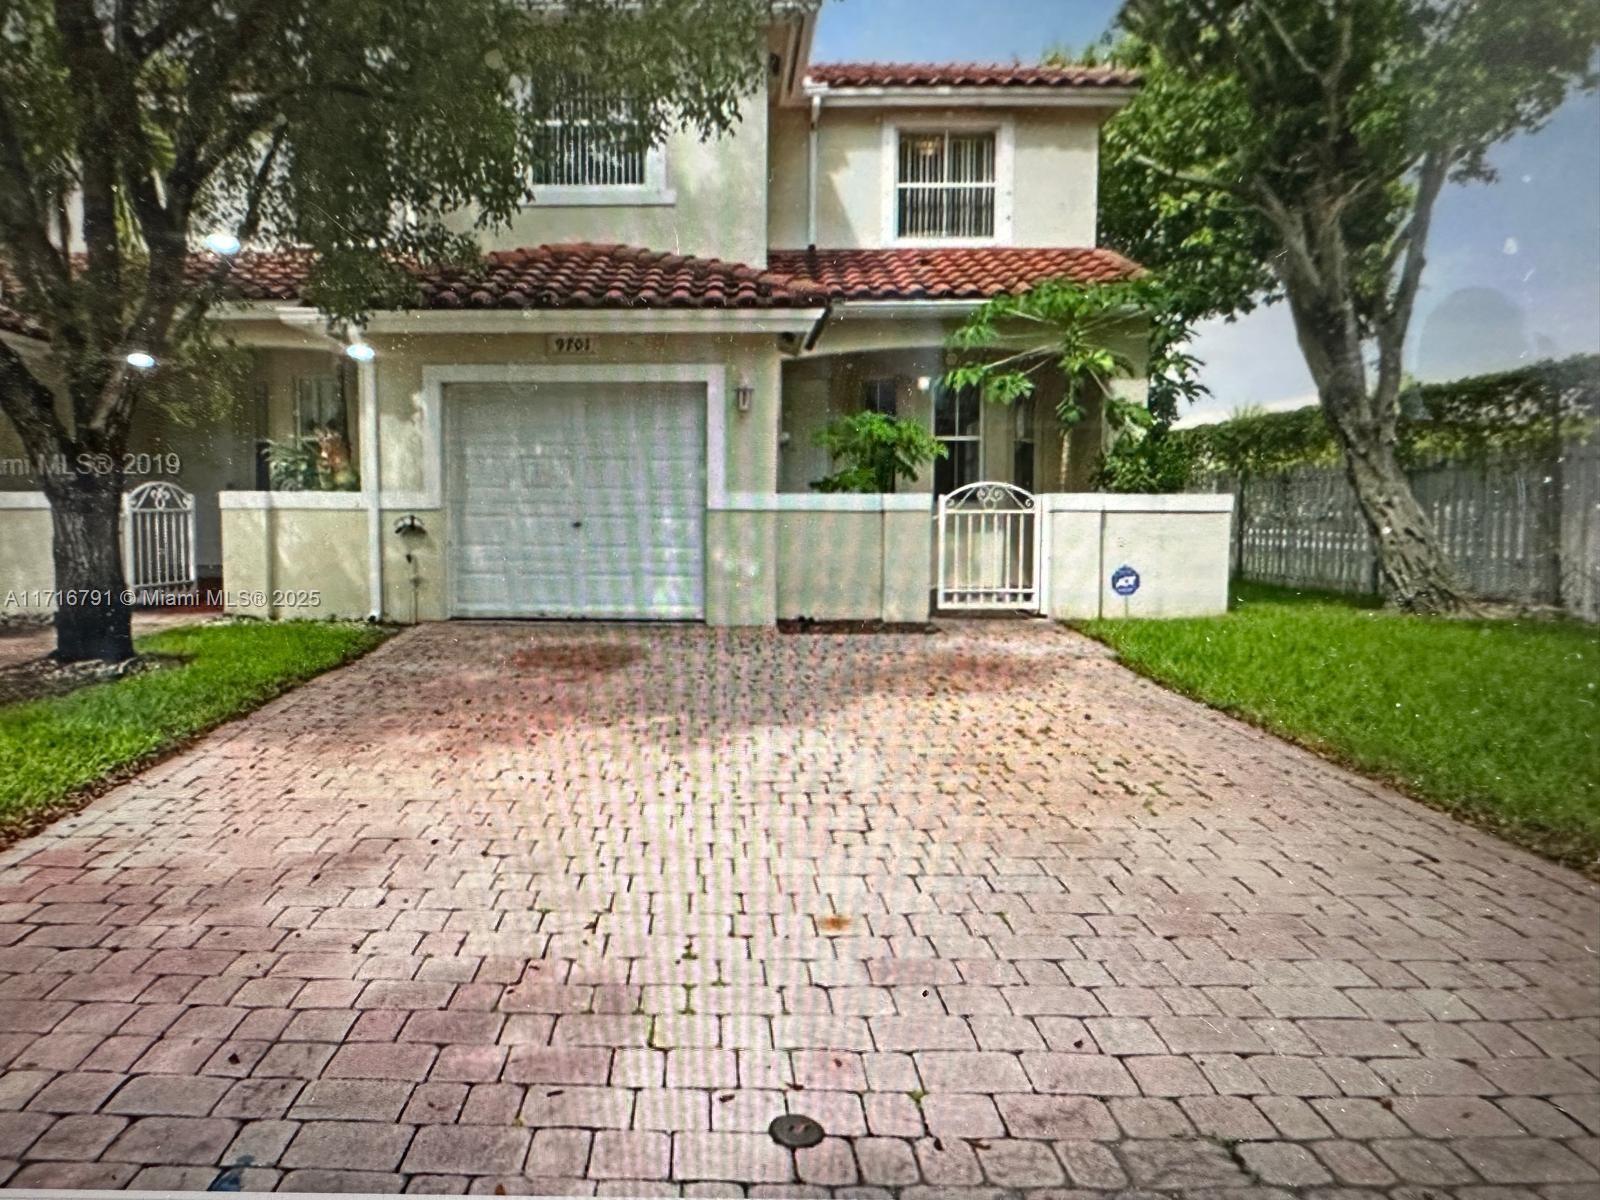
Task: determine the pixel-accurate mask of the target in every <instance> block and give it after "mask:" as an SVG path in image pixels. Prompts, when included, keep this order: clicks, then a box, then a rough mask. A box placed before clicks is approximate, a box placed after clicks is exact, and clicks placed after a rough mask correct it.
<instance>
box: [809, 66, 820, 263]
mask: <svg viewBox="0 0 1600 1200" xmlns="http://www.w3.org/2000/svg"><path fill="white" fill-rule="evenodd" d="M821 124H822V93H820V92H815V93H813V94H812V96H811V136H810V141H809V143H808V145H807V147H806V245H807V246H809V247H810V248H811V249H813V250H815V249H816V248H817V164H818V140H819V134H818V132H817V131H818V127H819V126H820V125H821Z"/></svg>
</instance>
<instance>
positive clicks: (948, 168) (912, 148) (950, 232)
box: [894, 129, 1000, 241]
mask: <svg viewBox="0 0 1600 1200" xmlns="http://www.w3.org/2000/svg"><path fill="white" fill-rule="evenodd" d="M898 136H899V145H898V147H897V153H896V167H897V170H896V175H895V196H894V200H895V229H894V232H895V237H896V238H898V239H901V240H921V239H936V240H951V241H992V240H994V239H995V237H996V236H997V233H998V230H999V214H1000V196H999V191H1000V170H999V168H1000V136H999V134H998V132H997V131H996V130H993V129H986V130H960V129H937V130H913V129H902V130H900V131H899V135H898Z"/></svg>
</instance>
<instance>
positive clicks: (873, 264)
mask: <svg viewBox="0 0 1600 1200" xmlns="http://www.w3.org/2000/svg"><path fill="white" fill-rule="evenodd" d="M771 260H772V270H774V271H776V272H780V273H782V274H784V275H789V276H793V277H794V278H796V279H803V280H806V281H809V282H811V283H814V284H816V285H818V286H821V287H823V288H825V289H827V292H828V294H829V295H830V296H831V297H833V298H834V299H838V300H987V299H990V298H991V297H994V296H998V295H1002V294H1005V293H1016V292H1020V291H1026V290H1027V289H1028V288H1030V287H1032V286H1033V285H1034V284H1036V283H1040V282H1042V281H1044V280H1046V279H1069V280H1072V281H1073V282H1075V283H1113V282H1115V281H1117V280H1121V279H1131V278H1133V277H1134V276H1136V275H1138V274H1140V273H1141V270H1142V268H1140V266H1139V265H1138V264H1137V263H1135V262H1133V261H1131V260H1130V259H1126V258H1124V257H1123V256H1122V255H1120V254H1118V253H1117V252H1116V251H1114V250H1101V249H1097V248H1094V247H1087V248H1085V247H1065V248H1061V249H1042V250H1030V249H1018V248H1014V247H986V248H969V249H949V250H815V251H812V250H774V251H773V252H772V255H771Z"/></svg>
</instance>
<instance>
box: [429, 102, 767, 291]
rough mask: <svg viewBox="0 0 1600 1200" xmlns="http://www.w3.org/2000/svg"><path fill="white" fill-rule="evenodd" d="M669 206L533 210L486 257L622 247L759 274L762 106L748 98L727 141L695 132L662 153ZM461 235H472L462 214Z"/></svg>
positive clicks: (493, 232) (499, 236) (762, 258)
mask: <svg viewBox="0 0 1600 1200" xmlns="http://www.w3.org/2000/svg"><path fill="white" fill-rule="evenodd" d="M665 152H666V178H667V187H668V188H669V189H670V191H671V193H672V196H673V199H672V202H671V203H667V204H656V203H652V204H632V205H629V204H606V205H576V204H575V205H560V204H544V203H535V204H532V205H529V206H528V207H526V208H523V209H521V210H520V211H519V212H518V213H517V215H516V216H515V217H513V218H512V220H511V222H510V223H509V225H507V226H505V227H503V228H499V229H490V230H485V231H483V232H482V233H481V234H480V235H479V241H480V242H481V243H482V244H483V245H484V246H485V247H486V248H488V249H512V248H516V247H521V246H538V245H543V244H545V243H557V242H583V241H587V242H624V243H627V244H629V245H634V246H646V247H648V248H650V249H652V250H667V251H671V252H673V253H675V254H696V255H701V256H704V257H708V258H725V259H731V260H732V261H734V262H742V263H749V264H750V265H752V266H764V265H765V264H766V261H767V246H768V244H769V242H768V239H767V208H766V205H765V203H764V202H763V197H764V196H765V193H766V174H767V98H766V95H765V94H764V93H762V94H759V95H752V96H750V97H749V98H747V99H746V100H745V102H744V103H743V105H742V106H741V107H740V119H739V123H738V125H737V126H736V127H735V128H734V129H733V131H732V132H731V133H730V134H729V135H728V136H726V137H722V138H717V139H714V140H712V141H702V140H701V139H700V137H699V135H698V134H696V133H695V132H694V131H692V130H691V131H683V132H679V133H675V134H673V135H672V136H671V137H669V138H668V140H667V142H666V146H665ZM456 224H457V226H458V227H459V228H460V229H463V230H468V229H471V228H472V225H473V217H472V216H471V214H463V215H462V216H461V217H460V218H458V219H457V221H456Z"/></svg>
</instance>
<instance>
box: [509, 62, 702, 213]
mask: <svg viewBox="0 0 1600 1200" xmlns="http://www.w3.org/2000/svg"><path fill="white" fill-rule="evenodd" d="M533 136H534V146H533V156H534V162H535V164H536V165H535V167H534V170H533V174H532V178H531V179H530V180H529V182H530V184H531V187H532V192H533V196H532V199H533V202H534V203H535V204H539V203H543V204H662V203H671V201H672V196H671V194H670V193H669V192H668V190H667V185H666V184H667V180H666V155H665V153H664V151H663V149H662V147H661V146H659V145H655V146H651V145H646V144H645V140H644V138H643V137H642V136H641V133H640V130H639V128H638V120H637V117H636V116H635V110H634V107H633V105H632V104H631V103H630V102H629V101H628V100H627V99H625V98H622V97H618V96H614V95H606V94H604V93H601V92H596V91H592V90H587V89H583V88H574V89H573V90H572V91H570V92H569V93H567V94H565V95H563V96H562V97H561V98H560V99H559V100H557V101H556V102H555V103H554V104H553V105H551V106H550V108H549V110H548V115H547V116H546V117H545V118H544V119H543V120H542V121H540V122H539V123H538V125H537V127H536V130H535V133H534V135H533Z"/></svg>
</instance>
